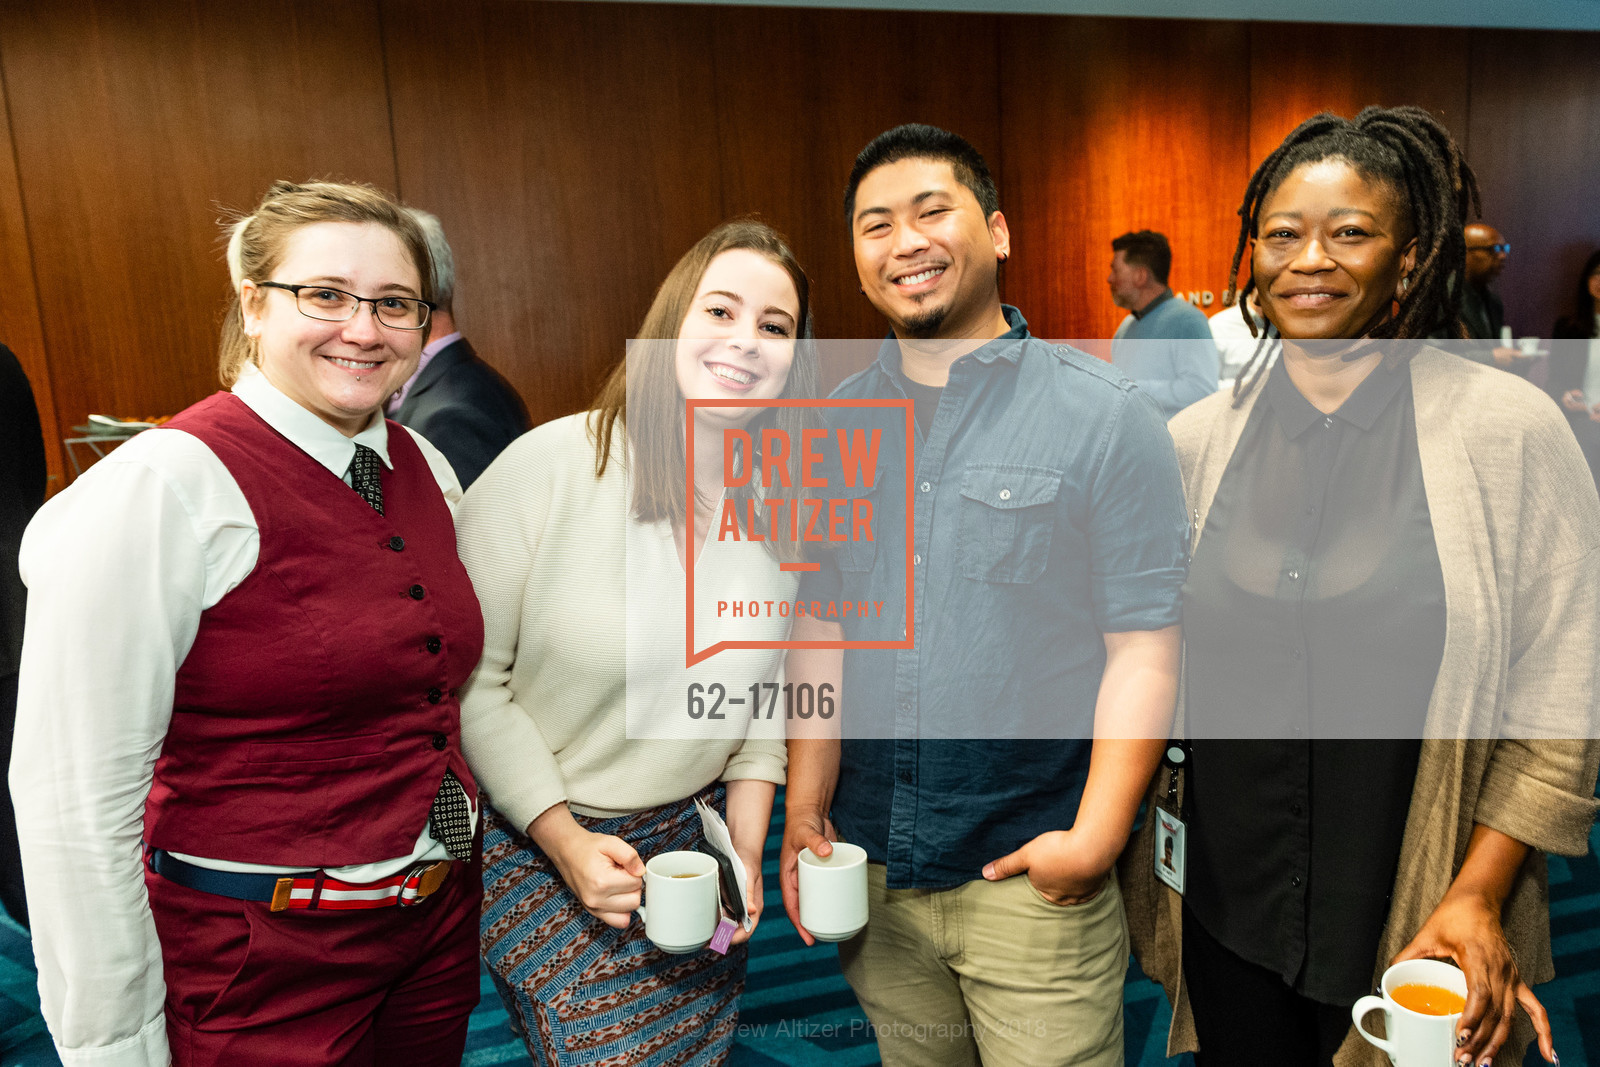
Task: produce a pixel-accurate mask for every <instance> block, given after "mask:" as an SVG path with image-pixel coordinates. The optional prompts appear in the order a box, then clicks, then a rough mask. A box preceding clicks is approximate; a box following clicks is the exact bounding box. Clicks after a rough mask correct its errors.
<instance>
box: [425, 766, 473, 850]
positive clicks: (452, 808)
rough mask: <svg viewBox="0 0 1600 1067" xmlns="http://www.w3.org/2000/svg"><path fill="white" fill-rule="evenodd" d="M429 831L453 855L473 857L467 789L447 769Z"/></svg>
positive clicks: (429, 823) (429, 813)
mask: <svg viewBox="0 0 1600 1067" xmlns="http://www.w3.org/2000/svg"><path fill="white" fill-rule="evenodd" d="M428 834H429V836H431V837H432V838H433V839H434V840H435V841H438V842H439V843H441V844H443V845H444V850H445V851H446V852H448V853H450V858H451V859H453V860H465V859H471V858H472V809H471V808H469V807H468V806H467V791H466V789H464V788H463V787H462V785H461V780H460V779H459V778H457V777H456V776H455V774H454V773H453V772H451V771H445V772H444V784H443V785H441V786H440V787H439V792H438V793H436V794H434V797H433V810H432V811H430V812H428Z"/></svg>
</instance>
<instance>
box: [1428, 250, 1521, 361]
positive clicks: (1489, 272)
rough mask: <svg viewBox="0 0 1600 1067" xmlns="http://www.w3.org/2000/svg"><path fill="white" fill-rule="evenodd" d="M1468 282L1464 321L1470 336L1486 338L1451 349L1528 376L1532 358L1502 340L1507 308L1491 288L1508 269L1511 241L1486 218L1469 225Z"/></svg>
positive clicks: (1464, 293)
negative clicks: (1480, 342) (1507, 260)
mask: <svg viewBox="0 0 1600 1067" xmlns="http://www.w3.org/2000/svg"><path fill="white" fill-rule="evenodd" d="M1465 236H1466V242H1467V246H1466V249H1467V250H1466V260H1465V263H1466V270H1465V274H1464V276H1465V278H1466V284H1465V285H1464V286H1462V288H1461V316H1460V317H1461V325H1462V326H1464V327H1465V328H1466V331H1467V337H1469V338H1471V339H1472V340H1476V341H1482V342H1484V343H1483V344H1481V345H1472V346H1467V347H1465V348H1462V347H1460V346H1457V345H1450V346H1447V347H1449V349H1450V351H1452V352H1455V351H1461V352H1465V353H1469V355H1468V357H1467V358H1469V359H1471V360H1473V361H1475V362H1478V363H1482V364H1484V365H1485V366H1489V367H1499V368H1500V369H1501V370H1506V371H1510V372H1511V373H1513V374H1519V375H1522V376H1524V377H1526V376H1527V373H1528V364H1529V362H1530V360H1529V358H1528V357H1527V356H1524V355H1523V354H1522V353H1521V352H1519V351H1517V350H1516V349H1515V348H1512V347H1510V346H1509V345H1506V344H1504V343H1503V342H1502V338H1504V337H1505V336H1506V332H1505V325H1506V309H1505V304H1504V303H1503V302H1502V301H1501V299H1500V294H1499V293H1497V292H1495V291H1494V290H1493V289H1492V288H1490V287H1491V286H1492V285H1494V283H1495V282H1496V281H1498V280H1499V279H1500V273H1501V272H1502V271H1504V270H1505V269H1506V259H1507V257H1509V256H1510V255H1511V242H1510V241H1507V240H1506V239H1505V238H1504V237H1503V236H1502V235H1501V233H1500V231H1499V230H1497V229H1495V228H1494V227H1493V226H1490V225H1489V224H1488V223H1486V222H1472V223H1468V224H1467V228H1466V233H1465Z"/></svg>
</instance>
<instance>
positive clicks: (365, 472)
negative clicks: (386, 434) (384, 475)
mask: <svg viewBox="0 0 1600 1067" xmlns="http://www.w3.org/2000/svg"><path fill="white" fill-rule="evenodd" d="M382 468H383V461H382V460H380V459H379V458H378V454H377V453H376V452H374V451H373V450H372V449H370V448H368V447H367V446H366V445H356V455H355V458H354V459H352V460H351V461H350V488H352V489H354V490H355V491H356V492H358V493H360V494H361V499H363V500H365V501H366V502H367V503H369V504H371V505H372V510H373V511H376V512H377V513H378V514H379V515H382V514H383V482H382V481H381V480H380V479H379V476H378V472H379V471H380V470H381V469H382Z"/></svg>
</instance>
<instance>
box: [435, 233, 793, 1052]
mask: <svg viewBox="0 0 1600 1067" xmlns="http://www.w3.org/2000/svg"><path fill="white" fill-rule="evenodd" d="M807 290H808V283H807V280H806V276H805V273H804V272H803V271H802V270H801V269H800V266H799V264H798V263H796V262H795V259H794V255H793V254H792V253H791V252H790V251H789V248H788V246H787V245H786V244H785V243H784V241H783V239H782V238H781V237H779V236H778V235H777V234H776V233H774V232H773V231H772V230H771V229H770V228H769V227H767V226H766V225H764V224H762V223H759V222H754V221H748V220H741V221H735V222H730V223H726V224H724V225H722V226H719V227H717V228H716V229H715V230H713V231H712V232H711V233H709V234H707V235H706V236H705V237H704V238H702V239H701V240H700V241H699V242H698V243H697V244H696V245H695V246H694V247H693V248H692V249H690V250H689V251H688V252H687V253H686V254H685V255H684V256H683V258H682V259H681V260H679V261H678V264H677V266H676V267H674V268H673V269H672V271H671V273H670V274H668V276H667V278H666V280H665V281H664V282H663V283H662V284H661V288H660V290H659V291H658V292H657V293H656V297H655V300H654V301H653V302H652V304H651V306H650V310H649V312H648V313H647V314H646V316H645V319H644V323H643V324H642V325H641V326H640V328H639V333H638V337H639V338H640V340H635V341H632V342H630V348H629V352H628V356H627V359H626V361H625V362H624V363H622V364H619V365H618V366H617V368H616V370H615V371H614V372H613V373H612V375H611V377H610V378H609V379H608V381H607V383H606V385H605V387H604V388H603V389H602V391H601V393H600V395H599V397H598V398H597V399H596V400H595V403H594V405H593V407H592V408H591V409H590V410H589V411H587V412H583V413H580V414H577V415H570V416H568V417H566V418H563V419H557V420H555V421H554V422H549V423H546V424H544V425H543V426H539V427H536V428H535V429H533V430H532V431H531V432H529V433H527V434H524V435H523V436H522V437H521V438H520V439H518V440H517V441H516V442H514V443H513V444H512V445H511V446H510V448H508V449H507V450H506V451H505V452H503V453H501V454H500V457H499V458H498V459H496V460H495V462H494V463H493V464H492V465H491V466H490V467H489V469H488V470H487V471H485V472H484V474H483V476H482V477H481V478H479V479H478V480H477V481H476V482H474V483H473V485H472V489H471V491H470V492H469V493H468V494H467V497H466V500H465V501H463V502H462V506H461V558H462V559H463V560H464V561H465V562H466V565H467V570H468V571H469V572H470V573H471V575H472V580H473V584H474V585H475V586H476V587H477V589H478V595H479V598H480V599H481V600H482V602H483V612H484V625H485V630H486V639H485V642H484V645H485V647H484V657H483V663H482V664H481V665H480V666H479V667H478V670H477V673H476V674H474V675H473V678H472V682H471V684H470V686H469V687H468V689H467V692H466V694H465V696H464V697H463V699H462V734H463V742H464V744H465V747H466V752H467V758H468V759H469V761H470V762H471V765H472V769H473V773H474V774H476V775H478V778H479V780H480V781H482V782H483V784H484V788H485V789H486V790H487V791H488V793H489V795H490V796H491V797H492V798H493V807H492V809H490V810H488V812H487V815H486V824H485V830H484V912H483V954H484V959H485V960H486V961H487V962H488V964H489V967H490V969H491V970H492V971H493V972H494V973H495V975H496V977H497V978H498V979H499V982H500V985H501V989H502V995H503V996H505V997H506V998H507V1000H508V1008H510V1009H511V1011H512V1012H513V1013H514V1017H515V1018H516V1020H517V1021H518V1023H519V1024H520V1027H521V1029H522V1030H523V1031H524V1033H525V1035H526V1040H527V1043H528V1051H529V1054H530V1055H531V1056H532V1058H533V1060H534V1062H535V1063H538V1064H549V1065H560V1067H578V1065H582V1064H601V1063H627V1064H631V1065H634V1067H657V1065H660V1067H664V1065H667V1064H689V1063H694V1064H704V1063H720V1062H722V1060H723V1059H724V1058H725V1057H726V1056H727V1054H728V1051H729V1049H730V1048H731V1047H732V1043H733V1035H734V1027H735V1022H736V1020H737V1013H738V1002H739V994H740V991H741V990H742V989H743V987H744V974H745V947H744V942H745V941H746V939H747V938H748V937H749V931H747V930H745V929H742V928H741V929H738V930H736V932H734V933H733V935H732V939H731V942H732V943H731V947H726V952H727V954H726V955H723V954H721V952H719V951H717V950H715V949H713V948H700V949H698V950H695V951H692V952H686V953H683V954H673V953H675V952H677V949H673V952H667V951H662V950H661V949H659V948H657V947H655V946H654V945H653V944H652V943H651V942H650V941H649V940H648V939H647V938H646V936H645V931H644V926H643V923H642V922H640V921H638V920H636V919H635V918H634V914H633V913H634V909H635V908H637V907H638V906H639V903H640V890H641V886H642V881H643V875H644V873H645V864H646V863H647V862H648V861H649V860H650V859H651V858H652V857H654V856H656V855H658V854H660V853H663V852H669V851H675V850H684V849H694V848H696V847H698V846H699V845H700V844H701V843H702V841H703V838H702V829H701V819H700V816H699V815H698V814H697V810H696V805H695V801H696V800H697V799H698V800H701V801H704V802H705V803H707V804H709V805H711V806H713V807H715V808H718V809H722V810H723V811H725V812H726V819H727V828H728V832H729V834H730V835H731V839H732V840H731V843H732V845H733V848H734V850H735V852H736V853H737V855H738V857H739V859H740V861H741V862H742V865H743V867H744V872H745V876H746V878H747V879H748V882H747V885H748V892H747V894H746V895H747V899H748V901H749V905H750V910H751V918H752V920H754V919H756V918H759V916H760V910H761V857H762V847H763V844H764V842H765V840H766V836H767V823H768V820H769V818H770V816H771V813H772V799H773V795H774V791H775V788H776V786H777V785H779V784H781V783H782V782H783V778H784V767H785V753H784V744H783V716H782V713H781V712H780V713H779V715H778V716H777V717H776V718H763V719H760V720H759V721H754V722H753V721H752V718H751V714H750V712H751V711H752V710H753V709H752V708H751V706H750V705H749V704H747V703H745V701H746V700H747V699H748V698H746V697H744V696H743V695H742V694H744V693H746V692H747V691H748V690H750V689H751V688H752V687H755V686H762V685H771V686H772V688H771V689H768V690H764V692H769V693H773V694H774V695H775V694H776V689H777V686H776V685H774V684H773V683H774V682H781V681H782V679H781V678H778V677H777V675H778V672H779V670H780V666H781V663H782V659H783V653H782V651H781V650H779V649H778V648H777V647H775V644H776V643H777V642H781V641H783V640H785V639H786V638H787V636H788V633H789V621H790V613H789V611H788V610H787V609H788V607H789V603H788V602H792V601H793V599H794V594H795V589H796V586H797V580H796V576H795V575H794V574H792V573H785V572H784V571H783V570H781V569H780V560H784V561H791V560H795V559H797V558H798V556H799V552H798V549H799V547H800V546H799V544H798V543H797V542H795V541H794V540H791V539H789V538H788V537H787V531H786V530H784V524H783V523H781V522H778V523H771V522H767V523H763V522H761V521H760V520H759V519H758V520H757V522H758V525H760V526H761V528H762V531H764V533H765V534H766V535H768V539H767V540H765V541H762V542H760V543H755V542H753V541H752V540H751V539H749V537H747V536H744V535H748V534H751V533H755V532H757V531H753V530H751V529H750V528H749V527H748V525H747V524H746V522H745V521H744V519H743V518H741V521H740V523H739V526H740V530H741V535H740V536H734V537H726V536H724V535H725V534H727V533H729V532H731V531H730V529H729V527H728V526H726V525H725V524H724V522H725V519H724V518H723V517H725V516H726V514H727V512H726V511H724V510H722V509H721V508H720V504H721V503H722V502H724V501H725V500H726V501H728V502H730V503H732V502H738V503H739V504H741V505H744V504H754V498H753V497H751V496H749V495H747V494H748V492H749V490H748V488H746V489H743V490H728V491H727V496H726V497H725V496H724V490H723V488H722V487H723V484H724V476H725V471H726V470H728V469H733V468H735V467H738V466H739V465H740V464H741V463H742V464H744V465H746V466H745V469H746V470H759V469H762V468H761V466H760V461H761V458H762V453H761V452H759V451H758V452H757V454H755V455H743V456H734V455H728V456H726V459H727V461H728V466H726V467H725V465H724V459H725V455H724V445H725V442H726V434H725V431H727V430H743V431H744V432H746V433H748V434H749V435H750V440H751V441H752V443H754V444H755V447H756V448H757V449H758V450H759V449H760V448H761V447H763V444H764V440H765V439H764V437H763V433H764V431H765V430H767V429H774V430H782V431H784V432H786V434H787V437H788V440H790V441H792V442H796V443H798V442H799V441H800V440H801V428H802V427H803V426H805V425H806V420H805V419H804V418H803V417H802V416H801V410H802V409H799V408H778V409H767V410H761V409H759V408H758V407H755V406H742V405H743V404H745V403H747V402H750V401H762V400H773V399H778V398H784V399H788V398H795V397H800V398H806V397H813V396H815V395H816V388H817V380H818V369H817V362H816V356H815V353H814V346H813V345H811V344H809V343H808V342H807V341H805V340H804V338H807V337H808V336H809V303H808V299H807ZM695 399H699V400H726V401H733V402H736V403H740V404H741V406H730V407H703V408H697V409H696V410H695V412H694V418H693V419H692V420H691V419H686V417H685V404H684V402H685V401H686V400H695ZM686 442H692V444H693V448H694V470H693V472H692V473H693V484H694V490H693V492H692V493H691V492H689V490H688V489H687V481H688V479H687V478H686V474H688V473H689V472H688V471H687V470H686V449H685V444H686ZM796 447H798V444H796ZM812 491H813V492H814V490H812ZM805 492H807V491H806V490H803V489H801V488H799V480H798V479H795V480H794V484H793V486H792V487H787V486H783V485H773V486H771V487H770V488H767V489H762V490H759V494H760V495H761V496H762V497H764V498H778V499H785V500H788V501H789V502H790V503H791V505H792V502H793V501H794V500H795V498H796V496H797V495H799V494H803V493H805ZM762 510H763V509H762V508H760V507H756V508H755V509H754V512H752V511H751V510H749V509H748V508H747V507H745V506H740V507H738V508H737V509H736V511H737V514H738V515H740V516H741V517H745V516H748V515H750V514H752V513H760V512H762ZM713 530H714V531H717V532H716V534H715V535H712V533H711V531H713ZM780 530H782V531H783V534H782V535H781V536H780V534H779V531H780ZM689 562H693V564H694V572H693V573H694V590H695V601H696V628H695V631H694V635H695V643H696V645H697V646H699V647H702V648H705V647H710V646H712V645H715V644H716V643H717V642H718V641H721V640H725V639H726V640H748V641H755V642H758V643H759V646H760V647H756V648H753V649H749V648H741V649H730V650H725V651H722V652H718V653H717V654H716V655H714V656H712V657H711V658H710V659H709V660H706V661H704V662H701V663H698V664H696V665H694V666H692V667H686V666H685V662H684V660H685V653H684V648H685V636H686V634H685V631H686V620H685V610H686V609H685V596H686V588H685V587H686V565H687V563H689ZM719 587H720V588H721V589H722V590H723V591H722V592H720V593H719V592H718V591H717V590H718V589H719ZM719 596H720V598H721V599H723V600H733V599H742V600H755V601H758V602H766V603H768V604H778V603H783V604H784V608H785V610H784V611H782V612H781V613H780V612H778V611H773V612H771V613H769V615H768V616H767V617H763V618H761V619H760V620H759V621H752V622H747V623H742V624H740V623H730V622H727V621H726V619H725V616H724V617H723V620H722V621H719V616H718V614H717V613H716V612H715V610H713V606H714V605H715V604H716V602H717V600H718V598H719ZM719 625H720V626H724V627H726V629H725V630H724V631H723V632H722V633H720V634H719V633H718V631H717V628H718V626H719ZM697 688H698V692H700V693H701V694H704V696H703V698H702V699H703V703H702V706H701V708H700V714H699V715H698V716H696V715H695V714H694V708H693V705H692V704H691V703H690V701H692V700H693V699H694V696H695V692H696V691H697ZM717 690H721V692H722V695H723V697H725V698H728V699H727V703H726V704H723V703H722V701H721V700H719V699H718V698H717V696H716V695H715V694H716V691H717ZM769 713H770V708H769ZM724 716H725V717H724ZM713 720H716V721H713ZM646 903H647V904H648V902H646ZM650 906H654V905H650ZM752 929H753V925H752ZM668 947H669V948H672V946H668Z"/></svg>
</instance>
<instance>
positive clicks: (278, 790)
mask: <svg viewBox="0 0 1600 1067" xmlns="http://www.w3.org/2000/svg"><path fill="white" fill-rule="evenodd" d="M228 261H229V267H230V269H231V271H232V274H233V283H234V299H233V302H232V304H231V306H230V308H229V311H228V315H227V319H226V321H225V323H224V325H223V333H222V344H221V376H222V380H223V384H224V385H226V386H228V387H229V391H228V392H223V393H217V394H215V395H213V396H211V397H210V398H208V399H206V400H203V401H201V402H200V403H198V404H196V405H194V406H193V407H191V408H189V409H188V410H186V411H184V412H183V413H181V414H179V415H178V416H177V417H175V418H174V419H172V420H171V421H170V422H168V423H167V424H166V426H165V427H163V428H161V429H155V430H150V431H147V432H146V433H144V434H142V435H140V436H139V437H136V438H134V439H133V440H131V441H129V442H128V443H127V444H125V445H123V446H122V447H121V448H119V449H118V450H117V451H116V452H114V453H112V454H111V455H110V456H108V457H107V458H106V459H104V460H101V461H100V462H99V463H98V464H97V465H95V466H94V467H93V468H92V469H91V470H89V471H88V472H87V473H86V474H85V475H84V476H83V477H81V478H79V479H78V481H77V482H76V483H75V484H74V485H73V486H72V487H70V488H69V489H67V490H66V491H64V492H62V493H61V494H59V495H58V496H56V497H55V498H54V499H53V500H51V501H50V502H49V503H48V504H46V505H45V507H44V509H43V510H42V511H41V512H40V513H39V515H38V517H37V519H36V520H35V521H34V523H33V524H32V526H30V528H29V530H28V533H27V536H26V539H25V541H24V544H23V549H22V563H21V569H22V573H23V576H24V578H25V580H26V581H27V583H28V586H29V590H30V599H29V605H28V608H29V614H28V632H27V639H26V643H25V645H24V649H23V661H22V677H21V714H20V715H19V717H18V723H17V732H16V743H15V756H14V759H13V763H12V774H11V786H12V790H13V795H14V796H15V798H16V804H17V819H18V823H19V824H20V837H21V840H22V850H23V857H24V865H25V871H26V875H27V886H28V895H29V904H30V905H31V908H32V916H33V923H34V925H33V933H34V949H35V954H36V957H37V959H38V963H39V989H40V999H41V1002H42V1006H43V1011H44V1015H45V1018H46V1021H47V1022H48V1023H49V1025H50V1029H51V1033H52V1036H53V1037H54V1038H55V1042H56V1045H57V1048H58V1049H59V1050H60V1055H61V1058H62V1060H63V1061H64V1062H65V1063H69V1064H71V1063H89V1062H93V1063H95V1064H110V1063H115V1064H129V1065H146V1064H147V1065H149V1067H165V1065H166V1064H167V1063H168V1062H169V1056H170V1062H172V1063H173V1064H176V1065H178V1067H188V1065H195V1067H201V1065H218V1067H222V1065H226V1067H254V1065H260V1067H324V1065H333V1064H340V1065H362V1064H365V1065H371V1067H378V1065H388V1064H394V1063H406V1064H413V1065H421V1064H428V1065H437V1067H446V1065H450V1067H454V1065H456V1064H458V1063H459V1062H460V1058H461V1053H462V1049H463V1047H464V1044H465V1040H466V1027H467V1017H468V1015H469V1014H470V1013H471V1011H472V1008H473V1006H474V1005H475V1004H476V1003H477V1000H478V975H477V959H476V955H477V954H476V947H477V921H478V907H479V901H480V899H481V883H480V879H479V877H478V869H477V863H476V861H475V860H474V858H473V837H474V829H475V824H476V818H477V813H476V786H475V784H474V782H473V778H472V774H471V772H470V771H469V770H468V768H467V765H466V762H465V760H464V759H463V757H462V754H461V746H460V729H459V710H458V705H457V702H456V696H455V692H456V688H457V687H458V686H460V685H462V684H463V683H464V682H465V681H466V679H467V677H468V675H469V674H470V672H471V670H472V667H473V665H474V664H475V663H476V662H477V660H478V657H479V654H480V650H481V647H482V639H483V622H482V616H481V614H480V612H479V609H478V603H477V599H476V597H475V596H474V594H473V591H472V586H471V583H470V580H469V579H468V577H467V574H466V571H465V570H464V569H463V567H462V565H461V563H460V560H459V559H458V558H457V555H456V545H455V529H454V526H453V522H452V516H451V511H452V507H453V504H454V502H455V501H456V500H458V499H459V497H460V489H459V487H458V485H457V483H456V480H455V477H454V475H453V474H452V473H451V470H450V466H449V464H448V463H447V462H446V461H445V459H444V457H443V456H442V455H440V454H439V453H438V452H437V451H436V450H435V449H433V448H432V447H431V446H430V445H428V443H427V442H426V441H424V440H422V439H421V438H420V437H417V436H416V435H414V434H412V433H410V432H409V431H406V430H404V429H403V428H401V427H399V426H397V425H395V424H393V423H386V422H385V421H384V419H383V417H382V407H383V404H384V402H385V401H386V400H387V399H388V397H389V395H390V394H391V393H392V392H393V391H394V390H395V388H396V387H398V386H399V385H400V384H401V383H402V382H404V381H405V380H406V378H407V376H409V375H410V374H411V372H412V370H413V368H415V366H416V365H417V360H418V357H419V355H420V353H421V349H422V343H423V338H424V335H425V333H426V327H427V324H428V314H429V310H430V308H431V305H430V304H429V302H428V299H429V296H430V294H431V291H432V282H431V279H430V263H429V260H428V252H427V245H426V242H425V240H424V238H423V235H422V233H421V231H420V230H419V229H418V228H417V225H416V223H415V222H414V221H413V220H412V219H411V218H410V217H409V216H408V215H406V214H405V213H404V211H403V210H402V209H401V208H400V206H399V205H398V204H396V203H395V202H394V201H393V200H391V199H390V198H389V197H388V196H387V195H385V194H384V193H382V192H379V191H378V190H376V189H373V188H371V187H368V186H359V185H336V184H329V183H312V184H307V185H292V184H289V183H285V182H279V183H277V184H276V185H274V186H273V187H272V189H271V190H270V191H269V192H268V193H267V195H266V197H265V199H263V200H262V202H261V204H260V206H258V207H257V208H256V209H255V211H254V212H252V213H251V214H250V215H248V216H246V217H244V218H242V219H239V220H238V221H237V223H236V224H234V225H233V226H232V227H231V241H230V243H229V248H228Z"/></svg>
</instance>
